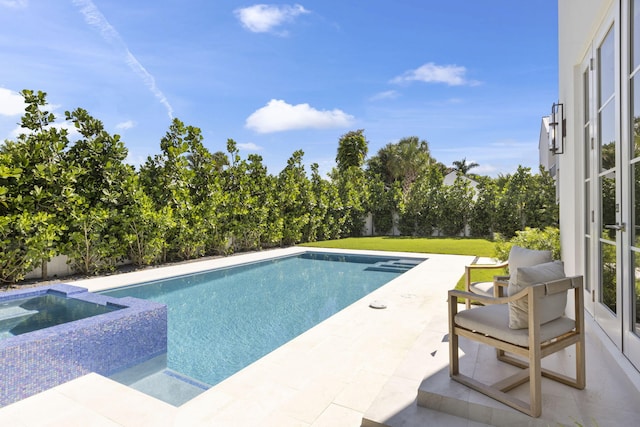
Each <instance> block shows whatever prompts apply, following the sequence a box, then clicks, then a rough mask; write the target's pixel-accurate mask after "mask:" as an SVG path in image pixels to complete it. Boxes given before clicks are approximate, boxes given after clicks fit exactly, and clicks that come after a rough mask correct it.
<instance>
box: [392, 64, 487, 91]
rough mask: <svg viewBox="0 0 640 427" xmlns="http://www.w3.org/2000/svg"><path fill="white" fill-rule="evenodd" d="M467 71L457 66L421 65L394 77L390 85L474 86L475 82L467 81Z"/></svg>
mask: <svg viewBox="0 0 640 427" xmlns="http://www.w3.org/2000/svg"><path fill="white" fill-rule="evenodd" d="M466 72H467V69H466V68H465V67H461V66H458V65H436V64H434V63H433V62H429V63H427V64H424V65H422V66H421V67H418V68H416V69H415V70H409V71H406V72H405V73H404V74H402V75H401V76H398V77H395V78H393V79H392V80H391V83H407V82H414V81H417V82H425V83H444V84H447V85H449V86H463V85H470V86H475V85H477V84H479V82H477V81H470V80H467V79H466V77H465V74H466Z"/></svg>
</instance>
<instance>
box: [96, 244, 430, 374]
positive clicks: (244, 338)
mask: <svg viewBox="0 0 640 427" xmlns="http://www.w3.org/2000/svg"><path fill="white" fill-rule="evenodd" d="M422 261H423V259H421V258H399V257H398V258H394V257H380V256H363V255H343V254H334V253H331V254H328V253H318V252H307V253H303V254H300V255H296V256H288V257H281V258H276V259H270V260H266V261H261V262H255V263H251V264H244V265H239V266H235V267H231V268H223V269H218V270H213V271H209V272H204V273H197V274H191V275H188V276H182V277H177V278H170V279H164V280H159V281H154V282H150V283H144V284H140V285H134V286H129V287H125V288H119V289H114V290H109V291H105V292H103V293H104V294H106V295H109V296H113V297H122V296H132V297H137V298H143V299H150V300H153V301H157V302H161V303H164V304H167V307H168V323H169V324H168V351H167V367H168V368H170V369H172V370H174V371H177V372H179V373H181V374H184V375H186V376H189V377H191V378H194V379H196V380H198V381H201V382H204V383H206V384H209V385H215V384H217V383H218V382H220V381H222V380H224V379H225V378H227V377H229V376H230V375H232V374H234V373H236V372H238V371H239V370H241V369H242V368H244V367H246V366H248V365H249V364H251V363H252V362H254V361H256V360H258V359H259V358H261V357H262V356H264V355H266V354H267V353H269V352H271V351H272V350H274V349H276V348H277V347H279V346H281V345H282V344H284V343H286V342H288V341H290V340H291V339H293V338H295V337H296V336H298V335H300V334H301V333H303V332H304V331H306V330H308V329H310V328H311V327H313V326H315V325H316V324H318V323H320V322H322V321H323V320H325V319H326V318H328V317H330V316H332V315H333V314H335V313H337V312H338V311H340V310H342V309H343V308H345V307H347V306H348V305H350V304H352V303H353V302H355V301H357V300H358V299H360V298H362V297H364V296H365V295H367V294H369V293H371V292H373V291H374V290H376V289H378V288H379V287H380V286H382V285H384V284H386V283H388V282H389V281H391V280H392V279H394V278H395V277H397V276H399V275H400V274H402V273H404V272H406V271H408V270H409V269H411V268H412V267H414V266H416V265H418V264H419V263H420V262H422Z"/></svg>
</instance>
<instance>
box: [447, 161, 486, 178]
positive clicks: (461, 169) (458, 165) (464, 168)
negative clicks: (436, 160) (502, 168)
mask: <svg viewBox="0 0 640 427" xmlns="http://www.w3.org/2000/svg"><path fill="white" fill-rule="evenodd" d="M452 164H453V168H452V169H453V170H454V171H457V172H458V173H459V174H460V175H464V176H466V175H467V173H469V171H470V170H471V169H473V168H477V167H478V166H480V165H479V164H477V163H476V162H471V163H467V159H466V158H464V159H462V160H456V161H454V162H453V163H452Z"/></svg>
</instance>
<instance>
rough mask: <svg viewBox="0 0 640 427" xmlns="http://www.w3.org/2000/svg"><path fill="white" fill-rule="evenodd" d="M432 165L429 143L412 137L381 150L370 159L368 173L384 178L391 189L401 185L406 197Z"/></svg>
mask: <svg viewBox="0 0 640 427" xmlns="http://www.w3.org/2000/svg"><path fill="white" fill-rule="evenodd" d="M432 163H433V159H432V158H431V153H430V151H429V143H428V142H427V141H425V140H420V139H419V138H418V137H417V136H410V137H406V138H402V139H401V140H400V141H398V142H397V143H395V144H387V145H386V146H384V147H383V148H381V149H380V150H379V151H378V153H377V154H376V156H374V157H372V158H371V159H369V162H368V172H369V174H370V175H378V176H380V177H382V178H383V179H384V181H385V183H386V184H387V186H389V187H390V186H392V185H393V183H395V182H398V183H400V186H401V187H402V194H403V196H404V197H406V196H407V195H408V193H409V189H410V188H411V185H413V183H414V182H415V181H416V180H417V179H418V177H419V176H420V175H421V174H424V173H426V171H427V168H429V166H430V165H431V164H432Z"/></svg>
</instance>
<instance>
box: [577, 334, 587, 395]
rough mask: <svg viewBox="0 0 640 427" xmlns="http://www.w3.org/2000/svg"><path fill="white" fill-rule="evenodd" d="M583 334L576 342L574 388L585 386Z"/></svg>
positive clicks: (581, 388)
mask: <svg viewBox="0 0 640 427" xmlns="http://www.w3.org/2000/svg"><path fill="white" fill-rule="evenodd" d="M584 347H585V342H584V334H583V335H582V337H581V339H580V340H579V341H578V342H577V343H576V388H578V389H580V390H584V388H585V386H586V383H587V381H586V378H587V375H586V372H585V348H584Z"/></svg>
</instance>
